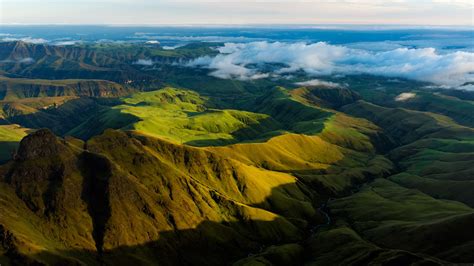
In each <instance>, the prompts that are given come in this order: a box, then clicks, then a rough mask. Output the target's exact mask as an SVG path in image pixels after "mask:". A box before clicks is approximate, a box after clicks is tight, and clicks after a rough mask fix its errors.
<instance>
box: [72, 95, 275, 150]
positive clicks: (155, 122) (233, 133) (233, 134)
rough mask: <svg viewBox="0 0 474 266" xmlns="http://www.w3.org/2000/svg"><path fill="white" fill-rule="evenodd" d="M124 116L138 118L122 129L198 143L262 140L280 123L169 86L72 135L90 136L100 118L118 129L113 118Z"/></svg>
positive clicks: (129, 101) (132, 98)
mask: <svg viewBox="0 0 474 266" xmlns="http://www.w3.org/2000/svg"><path fill="white" fill-rule="evenodd" d="M122 116H123V117H135V118H136V121H135V122H133V123H128V124H126V123H124V124H121V125H120V127H119V128H123V129H130V130H135V131H137V132H141V133H145V134H148V135H151V136H158V137H161V138H165V139H168V140H171V141H174V142H177V143H187V144H190V145H194V146H206V145H222V144H226V143H235V142H238V141H243V140H251V139H259V138H261V137H263V136H264V134H266V133H268V132H271V131H274V130H277V129H279V126H280V125H279V123H278V122H277V121H275V120H274V119H272V118H271V117H269V116H268V115H264V114H256V113H251V112H245V111H238V110H226V109H223V110H222V109H215V108H213V103H211V102H210V101H209V99H208V98H206V97H201V96H200V95H199V94H197V93H196V92H192V91H187V90H179V89H174V88H165V89H162V90H158V91H153V92H143V93H137V94H134V95H132V96H130V97H127V98H123V103H122V104H120V105H117V106H114V107H113V108H111V109H110V110H108V111H106V112H104V113H101V114H100V115H99V116H97V117H92V118H91V119H89V120H88V121H86V122H85V123H83V124H81V125H79V126H78V127H76V128H75V129H73V130H72V131H70V132H69V133H68V134H71V135H73V136H78V137H89V136H90V133H89V132H90V129H93V128H94V127H93V126H92V125H95V124H97V120H100V121H103V122H104V124H102V125H101V126H102V128H103V129H105V128H107V127H112V128H114V126H113V124H114V123H115V122H113V121H119V120H121V119H120V117H122ZM115 124H117V125H118V124H119V123H115ZM115 128H117V127H115Z"/></svg>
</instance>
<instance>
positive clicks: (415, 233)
mask: <svg viewBox="0 0 474 266" xmlns="http://www.w3.org/2000/svg"><path fill="white" fill-rule="evenodd" d="M330 208H331V213H332V214H333V215H335V216H336V217H344V219H345V220H347V221H352V222H351V223H350V224H351V227H352V228H353V229H354V230H355V231H357V232H358V233H359V234H360V235H361V236H362V237H363V238H364V239H367V240H369V241H371V242H373V243H375V244H376V245H379V246H383V247H389V248H392V249H402V250H408V251H412V252H417V253H424V254H428V255H431V256H437V257H439V258H441V259H446V260H448V261H455V262H467V261H469V260H471V259H472V255H471V256H465V254H466V251H467V250H466V248H468V246H466V247H464V248H463V247H459V246H458V245H460V244H463V243H465V242H466V241H469V239H472V237H473V234H472V233H471V232H470V229H469V228H470V225H469V224H470V221H472V219H473V218H474V210H473V209H472V208H470V207H468V206H467V205H465V204H462V203H460V202H455V201H447V200H438V199H434V198H432V197H430V196H429V195H426V194H423V193H421V192H419V191H418V190H413V189H407V188H404V187H402V186H399V185H397V184H395V183H393V182H391V181H388V180H384V179H377V180H375V181H374V182H373V183H371V184H369V185H366V186H364V187H363V188H362V190H361V191H360V192H359V193H356V194H353V195H352V196H349V197H346V198H342V199H337V200H334V201H333V202H331V203H330ZM468 232H469V233H468Z"/></svg>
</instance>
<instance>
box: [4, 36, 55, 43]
mask: <svg viewBox="0 0 474 266" xmlns="http://www.w3.org/2000/svg"><path fill="white" fill-rule="evenodd" d="M1 41H2V42H15V41H22V42H26V43H33V44H43V43H47V42H48V40H46V39H43V38H32V37H5V38H2V39H1Z"/></svg>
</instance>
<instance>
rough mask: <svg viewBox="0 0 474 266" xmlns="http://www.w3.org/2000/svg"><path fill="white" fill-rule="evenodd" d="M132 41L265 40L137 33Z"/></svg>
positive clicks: (218, 41)
mask: <svg viewBox="0 0 474 266" xmlns="http://www.w3.org/2000/svg"><path fill="white" fill-rule="evenodd" d="M130 38H131V39H143V40H157V41H174V42H211V43H213V42H217V43H221V42H251V41H263V40H265V39H264V38H251V37H244V36H214V35H206V36H192V35H191V36H179V35H176V36H173V35H156V34H153V33H145V32H139V33H135V35H134V36H132V37H130Z"/></svg>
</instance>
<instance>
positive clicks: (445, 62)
mask: <svg viewBox="0 0 474 266" xmlns="http://www.w3.org/2000/svg"><path fill="white" fill-rule="evenodd" d="M217 49H218V51H219V52H220V54H218V55H217V56H215V57H209V56H206V57H200V58H197V59H195V60H193V61H191V62H189V63H188V64H187V66H189V67H201V68H208V69H210V70H211V72H210V75H212V76H215V77H218V78H223V79H240V80H250V79H258V78H264V77H268V76H270V75H271V76H274V75H286V74H290V73H294V72H298V71H304V72H305V73H306V74H308V75H309V76H315V77H316V76H324V75H333V74H372V75H380V76H386V77H400V78H407V79H414V80H420V81H427V82H433V83H435V84H440V85H450V86H459V85H461V84H464V83H466V82H470V81H474V53H472V52H466V51H454V52H444V53H438V52H437V50H436V49H434V48H420V49H409V48H395V49H393V50H388V51H373V50H364V49H360V48H349V47H345V46H339V45H330V44H328V43H325V42H318V43H312V44H307V43H303V42H298V43H282V42H272V43H270V42H251V43H226V44H225V45H224V46H223V47H219V48H217ZM268 64H273V65H275V66H280V67H277V68H276V69H275V68H273V69H272V70H271V71H268V70H263V69H268V67H265V68H264V67H263V66H268Z"/></svg>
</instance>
